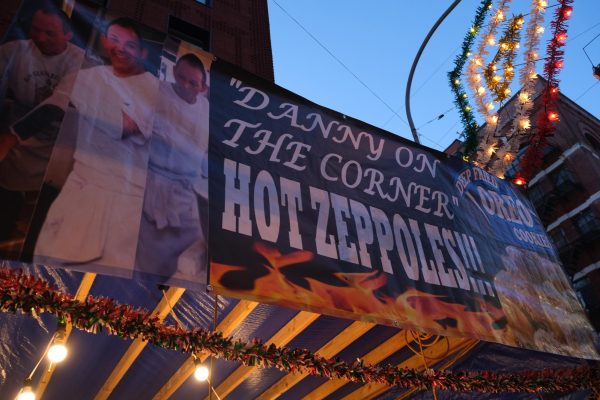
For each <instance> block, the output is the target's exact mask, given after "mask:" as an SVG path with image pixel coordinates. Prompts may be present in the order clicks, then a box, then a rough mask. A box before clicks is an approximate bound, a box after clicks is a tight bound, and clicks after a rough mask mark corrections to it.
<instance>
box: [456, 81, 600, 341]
mask: <svg viewBox="0 0 600 400" xmlns="http://www.w3.org/2000/svg"><path fill="white" fill-rule="evenodd" d="M544 85H545V81H543V80H542V79H538V82H537V84H536V97H537V96H539V94H540V92H541V90H542V89H543V87H544ZM516 99H518V93H517V94H516V95H515V96H513V98H512V99H511V100H510V101H508V102H507V104H506V105H505V106H504V107H502V108H501V109H500V110H499V116H500V121H504V124H502V123H501V124H500V126H498V128H497V134H496V135H497V136H499V137H500V136H501V134H502V133H503V132H505V131H508V129H510V126H511V124H512V119H513V116H514V104H515V102H516V101H517V100H516ZM534 104H535V106H534V113H533V114H532V115H535V111H536V110H538V109H539V107H540V103H539V97H538V98H537V99H536V101H535V103H534ZM558 113H559V115H560V121H559V122H558V123H557V125H556V131H555V132H554V134H553V135H552V137H550V138H549V145H548V146H547V147H546V148H545V150H544V151H543V160H542V161H543V166H542V168H541V170H539V171H536V172H534V176H533V177H532V178H531V179H530V180H529V182H527V184H526V186H525V188H524V189H525V191H526V194H527V196H528V197H529V199H530V200H531V202H532V204H533V205H534V206H535V208H536V210H537V212H538V215H539V216H540V219H541V220H542V222H543V224H544V226H545V227H546V230H547V232H548V234H549V235H550V237H551V238H552V239H553V241H554V244H555V246H556V248H557V250H558V252H559V255H560V258H561V260H562V263H563V265H564V268H565V271H566V273H567V275H568V276H569V278H570V279H571V281H572V283H573V286H574V288H575V290H576V291H577V293H578V295H579V297H580V300H581V301H582V303H583V305H584V307H585V309H586V311H587V312H588V314H589V316H590V319H591V321H592V323H593V325H594V327H595V328H596V330H600V120H598V118H596V117H594V116H593V115H591V114H590V113H588V112H587V111H585V110H584V109H582V108H581V107H580V106H578V105H577V104H576V103H575V102H574V101H572V100H571V99H569V98H568V97H567V96H565V95H564V94H562V93H561V94H560V97H559V99H558ZM532 123H535V118H532ZM533 129H535V127H534V128H533ZM480 132H483V128H482V130H481V131H480ZM526 146H527V140H526V139H524V140H523V142H522V143H521V150H520V152H519V156H518V157H517V159H516V161H515V162H513V164H512V165H511V167H510V168H509V169H508V170H507V171H506V177H507V178H508V179H510V178H513V177H514V176H515V175H516V173H517V171H518V169H517V168H518V167H517V165H518V162H519V161H520V157H522V155H523V154H524V153H525V149H526ZM460 149H461V146H460V143H457V142H455V143H452V144H451V145H450V146H449V147H448V148H447V149H446V152H447V153H449V154H456V153H459V152H460Z"/></svg>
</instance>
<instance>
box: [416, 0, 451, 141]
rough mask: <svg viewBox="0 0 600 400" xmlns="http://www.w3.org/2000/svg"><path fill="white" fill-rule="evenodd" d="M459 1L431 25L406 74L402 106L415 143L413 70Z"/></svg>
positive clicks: (417, 138)
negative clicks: (412, 99)
mask: <svg viewBox="0 0 600 400" xmlns="http://www.w3.org/2000/svg"><path fill="white" fill-rule="evenodd" d="M460 1H461V0H455V1H454V3H452V4H451V5H450V7H448V9H447V10H446V11H445V12H444V14H442V16H441V17H440V18H439V19H438V20H437V21H436V23H435V24H434V25H433V27H432V28H431V30H430V31H429V33H428V34H427V37H425V40H424V41H423V43H422V44H421V47H420V48H419V51H418V52H417V56H416V57H415V60H414V61H413V64H412V67H410V73H409V74H408V82H407V83H406V94H405V96H404V104H405V105H406V116H407V118H408V125H409V126H410V131H411V132H412V135H413V138H414V139H415V142H417V143H421V142H420V141H419V134H418V133H417V128H415V124H414V122H413V120H412V114H411V113H410V87H411V86H412V79H413V75H414V73H415V69H416V68H417V64H418V63H419V59H420V58H421V54H422V53H423V50H425V46H427V42H429V39H430V38H431V35H433V33H434V32H435V30H436V29H437V27H438V26H440V24H441V23H442V21H444V19H445V18H446V17H447V16H448V14H450V12H452V10H454V7H456V6H457V5H458V3H460Z"/></svg>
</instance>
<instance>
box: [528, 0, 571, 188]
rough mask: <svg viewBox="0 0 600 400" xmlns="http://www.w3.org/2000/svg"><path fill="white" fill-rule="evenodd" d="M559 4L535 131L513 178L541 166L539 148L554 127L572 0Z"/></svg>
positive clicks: (550, 42)
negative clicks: (559, 74)
mask: <svg viewBox="0 0 600 400" xmlns="http://www.w3.org/2000/svg"><path fill="white" fill-rule="evenodd" d="M558 2H559V4H560V7H558V8H557V9H556V13H555V15H554V20H553V21H552V23H551V26H552V39H550V41H549V42H548V46H547V49H548V57H547V58H546V63H545V64H544V78H545V79H546V81H547V84H546V87H545V88H544V91H543V92H542V95H541V102H542V107H541V109H540V111H538V114H537V118H536V120H537V132H536V133H535V135H533V136H532V138H531V141H530V143H529V147H528V148H527V151H526V152H525V155H524V156H523V159H522V160H521V162H520V165H519V167H520V173H519V175H520V176H518V177H517V178H519V177H520V178H523V179H525V181H528V180H529V179H530V178H531V177H532V176H533V174H534V172H536V171H538V170H539V169H540V168H541V167H542V156H541V155H542V150H543V149H544V147H545V146H546V144H547V143H548V136H549V135H550V134H551V133H552V132H554V130H555V129H556V127H555V125H554V123H555V122H557V121H558V112H557V107H556V99H557V98H558V93H559V88H558V84H559V81H558V73H559V72H560V69H561V68H562V67H563V62H564V61H563V55H564V51H562V50H560V48H562V47H563V46H564V45H565V42H566V38H567V23H566V21H567V20H568V19H569V17H570V16H571V12H572V10H573V8H572V7H571V6H570V5H569V4H571V3H573V0H559V1H558Z"/></svg>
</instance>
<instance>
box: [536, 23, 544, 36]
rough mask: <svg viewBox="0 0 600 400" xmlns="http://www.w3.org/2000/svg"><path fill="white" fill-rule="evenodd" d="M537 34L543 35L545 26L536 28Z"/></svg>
mask: <svg viewBox="0 0 600 400" xmlns="http://www.w3.org/2000/svg"><path fill="white" fill-rule="evenodd" d="M535 33H537V34H540V35H541V34H542V33H544V27H543V26H541V25H538V26H536V28H535Z"/></svg>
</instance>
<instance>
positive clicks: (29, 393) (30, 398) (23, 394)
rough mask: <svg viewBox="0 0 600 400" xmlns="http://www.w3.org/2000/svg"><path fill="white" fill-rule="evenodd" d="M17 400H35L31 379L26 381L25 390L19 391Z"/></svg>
mask: <svg viewBox="0 0 600 400" xmlns="http://www.w3.org/2000/svg"><path fill="white" fill-rule="evenodd" d="M16 400H35V393H34V392H33V389H32V388H31V379H29V378H27V379H25V383H23V388H22V389H21V390H20V391H19V394H18V395H17V398H16Z"/></svg>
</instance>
